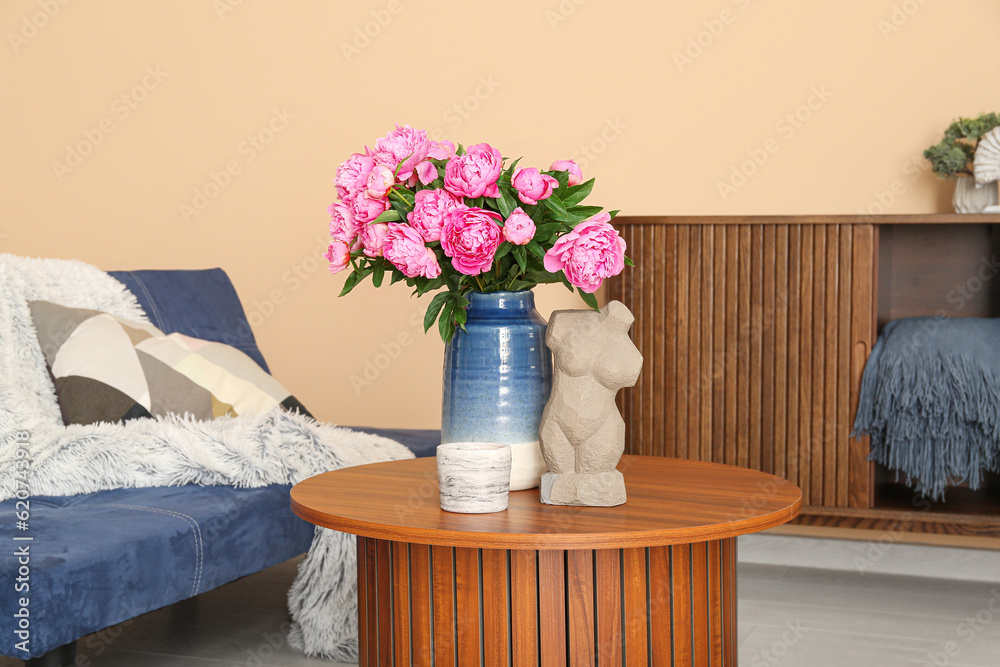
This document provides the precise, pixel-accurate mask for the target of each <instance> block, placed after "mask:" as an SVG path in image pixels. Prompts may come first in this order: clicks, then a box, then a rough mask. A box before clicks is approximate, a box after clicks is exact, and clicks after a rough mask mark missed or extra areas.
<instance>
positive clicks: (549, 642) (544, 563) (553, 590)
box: [538, 550, 568, 667]
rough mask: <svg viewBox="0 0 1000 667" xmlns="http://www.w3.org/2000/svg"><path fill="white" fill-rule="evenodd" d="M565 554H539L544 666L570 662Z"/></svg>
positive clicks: (539, 602)
mask: <svg viewBox="0 0 1000 667" xmlns="http://www.w3.org/2000/svg"><path fill="white" fill-rule="evenodd" d="M564 554H565V552H563V551H555V550H547V551H539V552H538V580H539V588H538V604H539V607H538V617H539V619H540V622H541V632H540V635H541V637H540V649H541V650H540V653H541V658H542V659H541V664H542V667H555V666H556V665H558V666H559V667H562V666H563V665H566V664H568V663H567V662H566V585H565V571H564V568H563V558H564Z"/></svg>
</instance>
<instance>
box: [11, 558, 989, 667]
mask: <svg viewBox="0 0 1000 667" xmlns="http://www.w3.org/2000/svg"><path fill="white" fill-rule="evenodd" d="M787 539H789V538H782V540H786V541H777V540H776V541H773V542H772V543H771V544H770V547H774V548H779V549H781V551H782V552H788V551H789V550H792V551H795V550H796V549H798V550H799V551H802V552H803V553H810V552H813V553H815V545H809V544H807V543H805V542H800V543H796V542H787ZM793 539H794V538H793ZM750 546H751V545H749V544H748V547H750ZM767 548H769V545H768V544H767V543H765V544H764V545H763V546H762V545H761V544H759V543H758V544H754V545H753V548H752V551H753V553H755V554H756V555H757V556H758V557H759V556H760V555H761V554H762V553H765V552H764V551H762V549H764V550H766V549H767ZM831 548H833V547H831ZM900 548H901V549H902V550H901V551H899V552H896V553H894V554H893V555H892V556H891V558H897V557H898V558H906V554H907V553H908V552H907V551H906V549H904V548H902V547H900ZM745 551H747V552H748V555H750V553H751V549H750V548H748V549H746V550H745ZM939 555H940V557H941V558H942V559H943V560H942V562H943V563H946V564H948V565H952V564H953V563H952V561H953V560H954V558H953V557H952V555H951V554H950V553H949V552H948V550H944V551H941V552H939ZM931 556H933V554H931ZM997 556H1000V555H997V554H986V553H984V554H983V557H984V558H981V559H978V560H977V563H978V565H976V566H977V567H980V566H981V565H982V563H983V562H986V563H990V562H994V561H993V558H995V557H997ZM886 558H890V556H886ZM810 559H811V561H812V563H813V564H820V565H823V566H824V569H816V568H804V567H796V566H790V565H788V564H781V565H763V564H760V563H759V562H742V563H741V565H740V580H739V595H740V604H739V613H740V628H739V631H740V664H741V665H742V666H743V667H776V666H778V665H787V666H789V667H828V666H829V667H896V666H904V665H905V666H907V667H909V666H914V667H923V666H928V667H943V666H944V665H948V666H949V667H998V666H1000V583H988V582H987V583H984V582H977V581H961V580H956V579H954V578H952V579H950V580H949V579H943V578H931V577H926V576H924V577H914V576H900V575H895V574H886V573H884V572H880V573H873V572H871V571H870V570H867V571H865V573H864V574H861V573H860V572H859V571H858V570H857V569H847V568H840V569H837V568H836V567H835V564H833V563H824V562H823V561H822V560H821V559H820V558H819V557H817V556H813V557H810ZM748 560H754V559H748ZM788 560H789V559H785V561H788ZM932 560H933V559H932ZM785 561H782V562H783V563H784V562H785ZM890 562H891V561H890ZM295 564H296V563H295V562H294V561H290V562H288V563H285V564H283V565H279V566H277V567H274V568H272V569H270V570H267V571H266V572H262V573H260V574H258V575H254V576H252V577H247V578H246V579H243V580H241V581H238V582H234V583H232V584H229V585H227V586H224V587H222V588H220V589H217V590H215V591H211V592H209V593H205V594H203V595H200V596H198V597H197V598H195V599H194V600H188V601H186V602H183V603H180V604H177V605H174V606H172V607H168V608H166V609H162V610H160V611H156V612H153V613H150V614H147V615H145V616H143V617H141V618H138V619H135V620H134V621H132V622H131V623H128V624H125V625H124V627H120V628H111V629H109V630H106V631H105V632H104V633H98V634H97V635H91V636H90V637H87V638H85V639H84V640H83V641H82V642H81V644H80V652H81V655H85V656H87V657H88V658H89V663H87V664H89V665H92V666H93V667H110V666H114V667H168V666H169V667H175V666H179V665H194V666H198V665H204V666H205V667H220V666H221V665H255V666H260V665H282V666H285V667H305V666H307V665H309V666H312V665H315V666H319V665H323V666H325V667H333V665H334V663H330V662H325V661H322V660H312V659H309V658H305V657H303V656H302V655H300V654H298V652H296V651H295V650H294V649H291V648H289V647H288V646H286V645H285V642H284V632H283V629H284V627H285V624H286V623H287V616H286V611H285V595H286V593H287V591H288V586H289V584H290V582H291V580H292V578H293V577H294V576H295ZM884 569H888V568H887V567H886V566H885V565H883V570H884ZM947 574H952V575H953V574H954V573H953V572H951V573H947ZM949 651H950V655H949ZM78 664H84V663H82V662H79V663H78ZM15 665H18V666H19V665H21V663H20V661H16V660H10V659H3V658H0V667H14V666H15Z"/></svg>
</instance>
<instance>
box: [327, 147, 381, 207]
mask: <svg viewBox="0 0 1000 667" xmlns="http://www.w3.org/2000/svg"><path fill="white" fill-rule="evenodd" d="M374 168H375V160H373V159H372V158H371V157H370V156H368V155H362V154H361V153H355V154H354V155H352V156H351V157H349V158H347V159H346V160H344V161H343V162H342V163H341V165H340V166H339V167H338V168H337V176H336V178H334V180H333V182H334V184H335V185H336V186H337V196H339V197H340V198H341V199H342V200H344V201H346V202H348V203H350V202H353V201H354V198H355V197H356V196H357V195H358V193H360V192H364V190H365V188H366V187H367V186H368V174H370V173H371V171H372V169H374Z"/></svg>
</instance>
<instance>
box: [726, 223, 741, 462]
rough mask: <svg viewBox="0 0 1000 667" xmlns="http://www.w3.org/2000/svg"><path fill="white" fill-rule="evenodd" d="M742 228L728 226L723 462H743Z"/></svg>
mask: <svg viewBox="0 0 1000 667" xmlns="http://www.w3.org/2000/svg"><path fill="white" fill-rule="evenodd" d="M739 232H740V230H739V228H738V227H735V226H733V227H726V358H725V360H724V362H723V366H724V368H725V374H726V438H725V440H726V442H725V449H726V458H725V460H724V461H723V463H728V464H730V465H735V464H736V463H738V461H739V457H738V455H737V453H736V452H737V449H736V420H737V412H738V409H737V401H736V394H737V392H738V391H739V389H738V385H739V383H738V382H737V375H738V373H737V367H738V366H739V359H738V356H737V354H738V351H737V347H736V341H737V338H738V337H739V336H738V333H737V329H738V327H739V307H738V302H739V295H738V293H739V271H738V270H737V268H738V267H737V263H738V262H739V247H740V240H739V239H740V235H739Z"/></svg>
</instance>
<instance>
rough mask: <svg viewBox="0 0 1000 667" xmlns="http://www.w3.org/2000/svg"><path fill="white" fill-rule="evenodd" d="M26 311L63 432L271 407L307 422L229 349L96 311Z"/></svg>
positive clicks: (37, 304) (40, 304) (42, 307)
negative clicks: (87, 426) (84, 426)
mask: <svg viewBox="0 0 1000 667" xmlns="http://www.w3.org/2000/svg"><path fill="white" fill-rule="evenodd" d="M28 306H29V307H30V309H31V319H32V320H33V322H34V324H35V330H36V331H37V332H38V342H39V343H40V344H41V348H42V352H43V353H44V355H45V362H46V364H47V365H48V367H49V371H50V372H51V373H52V377H53V382H54V384H55V387H56V398H57V400H58V402H59V408H60V410H61V411H62V416H63V422H64V423H65V424H93V423H96V422H116V421H124V420H127V419H137V418H140V417H152V416H162V415H167V414H185V413H187V414H190V415H192V416H193V417H194V418H195V419H199V420H209V419H214V418H215V417H220V416H222V415H233V416H236V415H248V414H259V413H261V412H266V411H268V410H270V409H271V408H273V407H275V406H276V405H281V406H283V407H284V408H285V409H288V410H297V411H299V412H301V413H303V414H306V415H309V412H308V411H307V410H306V409H305V407H304V406H303V405H302V404H301V403H299V402H298V401H297V400H296V399H295V397H294V396H291V395H290V393H289V392H288V390H287V389H285V388H284V387H282V386H281V384H280V383H279V382H278V381H277V380H275V379H274V378H273V377H271V376H270V375H268V374H267V373H265V372H264V371H263V370H262V369H261V368H260V366H258V365H257V362H255V361H254V360H253V359H251V358H250V357H249V356H247V355H246V354H244V353H243V352H241V351H239V350H237V349H236V348H234V347H230V346H229V345H223V344H222V343H213V342H210V341H204V340H199V339H197V338H191V337H189V336H184V335H182V334H177V333H173V334H169V335H167V334H164V333H163V332H162V331H160V330H159V329H157V328H156V327H154V326H152V325H150V324H143V323H140V322H127V321H124V320H120V319H118V318H117V317H114V316H113V315H109V314H108V313H102V312H99V311H96V310H87V309H84V308H67V307H66V306H60V305H58V304H54V303H50V302H48V301H31V302H29V303H28ZM309 416H311V415H309Z"/></svg>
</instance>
